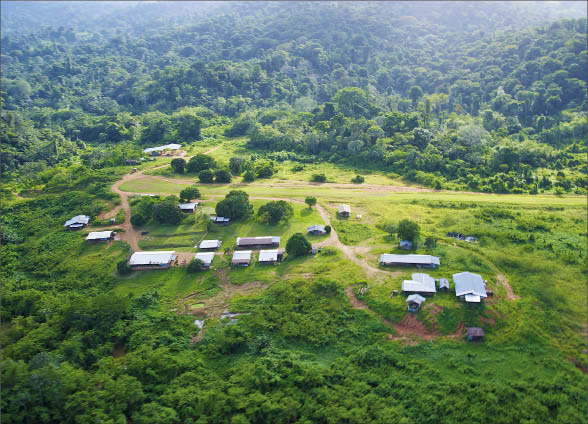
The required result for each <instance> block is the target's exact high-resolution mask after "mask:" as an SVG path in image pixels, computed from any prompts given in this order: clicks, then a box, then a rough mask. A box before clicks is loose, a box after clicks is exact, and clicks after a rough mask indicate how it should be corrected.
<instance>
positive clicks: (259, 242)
mask: <svg viewBox="0 0 588 424" xmlns="http://www.w3.org/2000/svg"><path fill="white" fill-rule="evenodd" d="M279 244H280V237H277V236H265V237H237V246H239V247H243V246H272V245H276V246H277V245H279Z"/></svg>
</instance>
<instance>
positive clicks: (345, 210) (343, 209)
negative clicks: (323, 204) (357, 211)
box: [337, 204, 351, 216]
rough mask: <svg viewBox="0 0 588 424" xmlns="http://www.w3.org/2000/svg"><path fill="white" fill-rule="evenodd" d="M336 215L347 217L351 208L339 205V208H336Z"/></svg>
mask: <svg viewBox="0 0 588 424" xmlns="http://www.w3.org/2000/svg"><path fill="white" fill-rule="evenodd" d="M337 213H338V214H339V215H343V216H349V215H351V206H349V205H347V204H342V205H339V207H338V208H337Z"/></svg>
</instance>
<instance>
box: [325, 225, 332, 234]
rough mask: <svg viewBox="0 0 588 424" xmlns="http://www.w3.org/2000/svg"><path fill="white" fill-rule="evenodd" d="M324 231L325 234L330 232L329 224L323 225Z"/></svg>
mask: <svg viewBox="0 0 588 424" xmlns="http://www.w3.org/2000/svg"><path fill="white" fill-rule="evenodd" d="M325 232H326V233H327V234H331V226H330V225H325Z"/></svg>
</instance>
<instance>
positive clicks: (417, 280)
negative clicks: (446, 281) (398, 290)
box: [402, 273, 437, 293]
mask: <svg viewBox="0 0 588 424" xmlns="http://www.w3.org/2000/svg"><path fill="white" fill-rule="evenodd" d="M402 291H405V292H420V293H435V292H437V289H436V287H435V279H434V278H431V276H430V275H429V274H423V273H415V274H412V280H404V281H403V282H402Z"/></svg>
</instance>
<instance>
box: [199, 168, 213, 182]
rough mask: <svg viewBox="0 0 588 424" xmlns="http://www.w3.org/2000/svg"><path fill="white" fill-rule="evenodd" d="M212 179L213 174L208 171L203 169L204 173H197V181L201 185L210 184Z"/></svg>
mask: <svg viewBox="0 0 588 424" xmlns="http://www.w3.org/2000/svg"><path fill="white" fill-rule="evenodd" d="M213 178H214V174H213V173H212V171H211V170H210V169H205V170H204V171H200V172H199V173H198V179H199V180H200V182H201V183H211V182H212V179H213Z"/></svg>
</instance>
